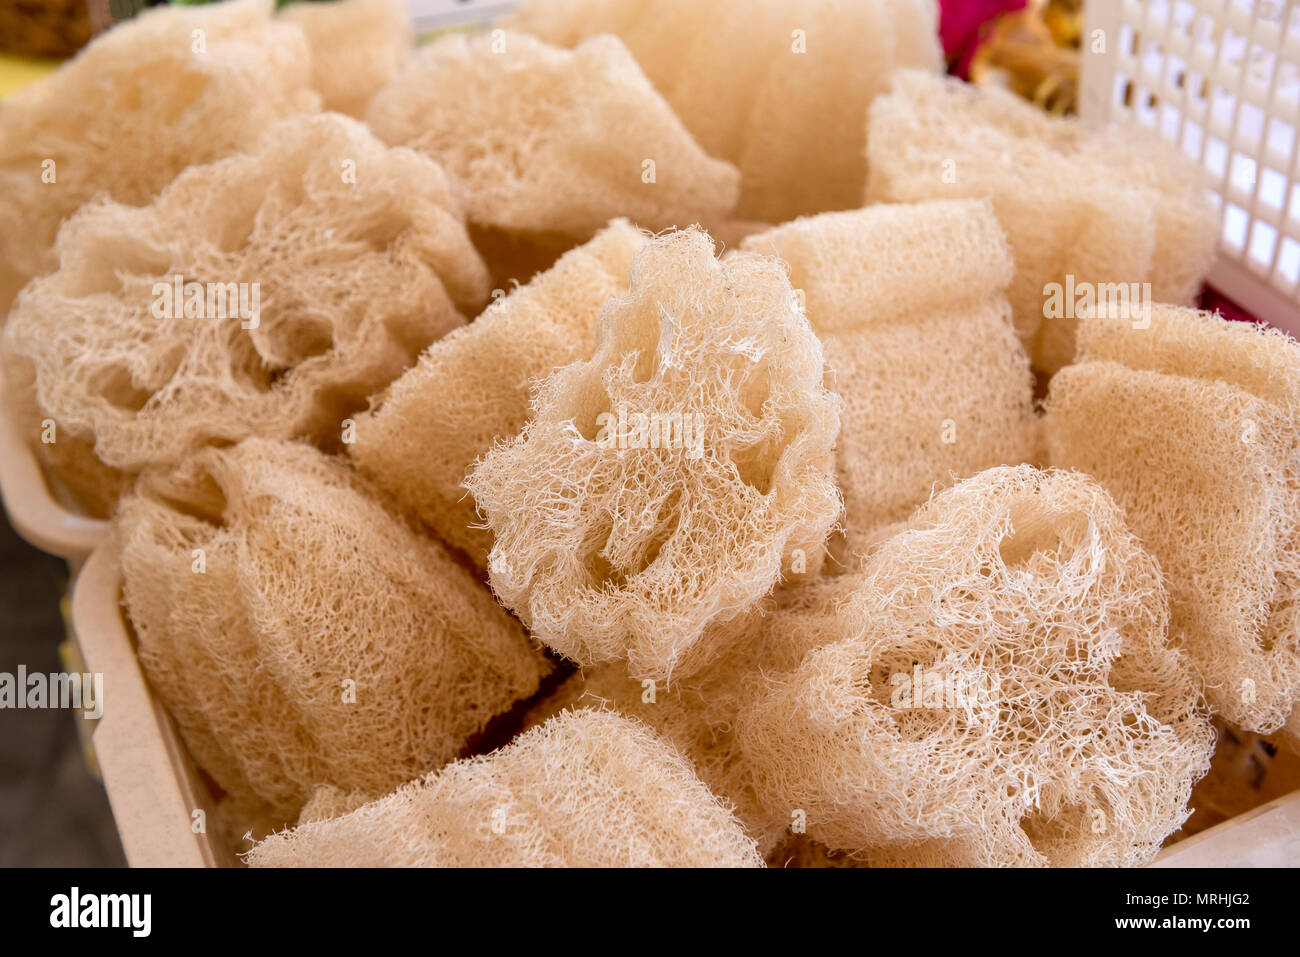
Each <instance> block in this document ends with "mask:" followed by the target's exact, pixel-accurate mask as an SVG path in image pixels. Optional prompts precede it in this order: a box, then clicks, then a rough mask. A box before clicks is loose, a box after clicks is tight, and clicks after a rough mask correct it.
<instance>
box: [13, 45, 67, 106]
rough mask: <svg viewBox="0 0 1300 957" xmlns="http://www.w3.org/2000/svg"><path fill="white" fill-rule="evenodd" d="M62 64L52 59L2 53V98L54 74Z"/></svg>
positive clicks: (60, 61)
mask: <svg viewBox="0 0 1300 957" xmlns="http://www.w3.org/2000/svg"><path fill="white" fill-rule="evenodd" d="M62 62H63V61H62V60H56V59H54V58H52V57H44V58H39V59H38V58H37V57H28V56H15V55H14V54H12V53H0V98H2V97H5V96H8V95H9V94H10V93H12V92H13V91H14V90H16V89H18V88H19V87H23V86H26V85H27V84H28V83H31V82H32V81H33V80H35V79H39V78H40V77H43V76H45V74H47V73H53V72H54V71H55V70H56V69H58V67H59V64H60V63H62Z"/></svg>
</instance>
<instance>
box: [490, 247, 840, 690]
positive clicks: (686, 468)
mask: <svg viewBox="0 0 1300 957" xmlns="http://www.w3.org/2000/svg"><path fill="white" fill-rule="evenodd" d="M822 380H823V358H822V349H821V344H820V343H819V342H818V341H817V339H816V337H815V336H814V335H813V332H812V329H811V328H810V327H809V326H808V323H807V320H806V319H805V318H804V317H803V315H802V313H801V312H800V310H799V307H798V303H797V301H796V298H795V295H794V291H793V290H792V289H791V287H790V284H789V281H788V280H787V279H786V276H785V274H784V271H783V270H782V268H781V266H780V264H779V263H777V262H775V261H774V260H772V259H770V258H767V257H763V256H757V255H753V254H748V253H738V254H736V255H733V256H730V257H728V258H727V259H725V260H724V261H722V262H719V261H718V260H717V259H716V258H715V257H714V250H713V243H712V241H711V240H710V238H709V236H708V235H707V234H706V233H704V232H703V231H701V230H698V229H690V230H686V231H682V232H677V233H672V234H668V235H665V236H663V237H660V238H658V239H656V240H654V241H652V242H650V243H649V244H648V245H647V246H646V247H645V248H644V249H642V250H641V252H639V253H638V254H637V256H636V258H635V259H634V260H633V262H632V272H631V283H630V287H629V290H628V292H627V294H626V295H623V296H619V297H616V298H614V299H613V300H611V301H610V302H609V304H608V305H607V306H606V307H605V310H604V311H603V312H602V314H601V317H600V325H599V327H598V329H597V344H596V350H595V353H594V355H593V356H592V358H591V359H589V360H587V361H585V362H578V363H574V364H573V365H570V366H567V367H566V368H564V369H562V370H560V371H559V372H557V373H556V374H555V375H554V376H552V377H551V378H549V379H547V380H546V382H545V383H544V384H543V385H542V386H541V387H540V390H539V394H538V397H537V400H536V403H535V405H534V412H535V415H534V418H533V419H532V421H531V422H529V424H528V425H527V426H526V427H525V429H524V431H523V433H522V434H521V435H520V436H519V437H518V438H516V439H515V440H514V441H513V442H511V443H509V444H502V445H498V446H497V447H496V448H494V449H493V450H492V452H490V453H489V454H488V455H487V456H485V457H484V458H483V459H482V460H481V461H480V462H479V464H478V465H477V466H476V468H475V470H474V471H473V472H471V473H470V476H469V478H468V479H467V480H466V486H467V487H468V488H469V490H470V492H471V493H472V494H473V496H474V498H475V500H476V501H477V503H478V505H479V508H480V509H481V510H482V512H483V514H484V515H485V516H486V519H487V522H488V524H489V526H490V527H491V529H492V533H493V535H494V538H495V543H494V545H493V547H492V552H491V556H490V560H489V570H490V572H491V577H492V586H493V588H494V590H495V591H496V593H497V596H498V597H499V598H500V599H501V600H502V601H503V602H504V603H505V604H506V606H507V607H509V608H511V609H512V610H514V611H515V612H516V613H517V614H518V615H519V616H520V617H521V618H522V619H523V620H524V622H525V624H527V625H528V626H529V627H530V628H531V629H532V631H533V633H534V634H535V635H536V636H537V637H538V638H540V639H541V640H542V641H544V642H545V643H547V644H548V645H550V646H551V647H552V648H554V649H555V650H556V651H559V652H560V653H561V654H563V655H565V656H567V657H569V658H571V659H573V660H574V661H576V662H578V663H580V664H583V665H590V664H597V663H600V662H605V661H614V660H620V659H626V660H627V661H628V668H629V671H630V672H631V673H632V674H634V675H636V676H639V677H652V678H668V677H670V676H671V675H673V674H674V673H677V674H680V675H681V676H682V677H685V676H686V675H688V674H689V673H690V672H691V671H693V670H695V669H697V668H699V667H701V666H702V665H704V664H706V663H707V662H708V661H709V660H711V659H713V658H715V657H717V656H718V655H720V654H721V653H723V652H724V651H725V649H726V647H727V646H728V644H729V643H731V642H733V641H734V640H736V638H737V637H738V636H739V633H740V631H741V626H742V625H743V621H744V617H745V615H746V613H747V612H749V611H751V610H752V609H753V607H754V605H755V604H756V603H757V602H758V601H759V600H760V599H761V598H762V597H763V596H764V595H766V594H767V593H768V592H769V591H770V590H771V589H772V588H773V587H774V586H775V585H776V584H777V582H778V581H780V580H781V578H782V577H783V575H784V574H786V573H789V572H794V571H798V570H800V569H801V568H803V567H805V566H806V569H807V570H808V571H809V572H815V571H816V569H817V567H818V566H819V565H820V562H821V559H822V556H823V550H824V545H825V539H826V535H827V532H828V530H829V529H830V527H831V526H832V524H833V523H834V522H835V520H836V518H837V517H838V514H839V511H840V497H839V492H838V490H837V489H836V487H835V482H834V473H833V462H832V453H831V449H832V446H833V444H834V441H835V436H836V433H837V432H838V430H839V414H838V412H839V400H838V399H837V397H836V396H835V395H834V394H832V393H830V392H828V391H827V390H826V389H825V388H824V387H823V384H822Z"/></svg>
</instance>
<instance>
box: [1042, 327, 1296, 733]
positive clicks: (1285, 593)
mask: <svg viewBox="0 0 1300 957" xmlns="http://www.w3.org/2000/svg"><path fill="white" fill-rule="evenodd" d="M1047 408H1048V415H1047V418H1046V421H1045V432H1046V437H1047V443H1048V450H1049V455H1050V457H1051V461H1052V462H1053V464H1056V465H1061V466H1065V467H1070V468H1077V469H1081V470H1083V471H1085V472H1088V473H1089V474H1090V475H1094V476H1096V478H1097V479H1098V481H1100V482H1101V483H1102V484H1103V485H1105V486H1106V488H1107V490H1109V491H1110V493H1111V494H1112V495H1114V496H1115V500H1116V501H1117V502H1119V504H1120V505H1121V506H1122V507H1123V508H1124V511H1125V513H1126V514H1127V515H1128V520H1129V523H1130V525H1131V526H1132V527H1133V530H1134V531H1135V532H1136V533H1137V534H1138V535H1140V536H1141V538H1142V540H1143V542H1144V543H1145V544H1146V545H1147V547H1148V548H1150V549H1151V551H1152V552H1153V553H1154V554H1155V556H1156V558H1157V559H1159V561H1160V567H1161V568H1162V569H1164V572H1165V575H1166V576H1167V579H1168V583H1169V594H1170V600H1171V606H1172V614H1173V633H1174V636H1175V638H1176V640H1177V641H1179V642H1180V643H1181V644H1182V645H1183V646H1184V647H1185V648H1186V650H1187V653H1188V655H1189V657H1190V658H1191V660H1192V661H1193V662H1194V663H1195V665H1196V667H1197V670H1198V671H1199V673H1200V676H1201V678H1202V680H1203V681H1204V683H1205V694H1206V697H1207V698H1208V699H1209V702H1210V704H1211V705H1213V707H1214V708H1215V709H1216V710H1217V711H1218V712H1219V713H1221V714H1222V715H1223V716H1224V718H1225V719H1227V721H1228V722H1229V723H1231V724H1233V725H1236V726H1238V727H1241V728H1245V729H1248V730H1252V731H1258V732H1262V733H1271V732H1272V731H1275V730H1277V729H1278V728H1279V727H1280V726H1281V725H1282V724H1283V722H1285V721H1286V719H1287V715H1288V714H1289V713H1290V712H1291V709H1292V707H1293V706H1294V704H1295V702H1296V700H1297V698H1298V697H1300V346H1297V344H1296V343H1295V341H1294V340H1292V339H1290V338H1288V337H1287V336H1286V335H1284V334H1283V333H1281V332H1277V331H1269V330H1265V329H1262V328H1260V327H1255V326H1251V325H1247V324H1245V323H1236V322H1228V321H1225V320H1223V319H1220V318H1218V317H1217V316H1212V315H1209V314H1207V313H1198V312H1196V311H1195V310H1191V309H1179V308H1175V307H1169V306H1157V307H1155V308H1154V309H1153V310H1152V315H1151V322H1150V326H1149V327H1147V328H1134V327H1133V324H1132V323H1131V322H1126V321H1123V320H1119V319H1110V318H1094V319H1084V320H1083V321H1081V322H1080V324H1079V362H1078V363H1077V364H1076V365H1072V366H1069V367H1068V368H1065V369H1062V370H1061V371H1060V372H1059V373H1057V375H1056V376H1055V377H1053V379H1052V383H1051V390H1050V392H1049V394H1048V405H1047Z"/></svg>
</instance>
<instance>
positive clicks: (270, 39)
mask: <svg viewBox="0 0 1300 957" xmlns="http://www.w3.org/2000/svg"><path fill="white" fill-rule="evenodd" d="M271 12H272V3H271V0H231V2H227V3H219V4H212V5H211V6H204V7H198V8H195V7H186V6H164V7H160V8H158V9H156V10H144V11H142V12H141V13H140V15H139V16H137V17H134V18H133V19H132V20H131V21H130V22H129V23H124V24H122V25H120V26H118V27H116V28H115V29H113V30H110V31H108V32H107V33H105V34H103V35H102V36H100V37H98V38H97V39H95V40H94V41H93V42H92V43H91V44H90V45H89V46H88V47H86V48H85V50H83V51H82V52H81V54H80V55H79V56H77V57H76V59H74V60H72V61H71V62H70V63H68V64H67V65H65V66H64V67H62V68H61V69H59V70H58V71H57V72H55V73H53V74H52V75H50V76H49V77H46V78H44V79H41V80H39V81H37V82H36V83H33V84H31V85H30V86H28V87H26V88H24V89H22V90H19V91H17V92H15V93H12V94H10V95H9V96H7V97H5V99H4V101H3V102H2V103H0V262H4V263H5V264H6V265H7V266H9V267H11V268H13V269H14V270H16V271H18V272H19V273H22V274H23V275H24V276H39V275H42V274H43V273H46V272H49V271H51V270H52V269H54V268H55V267H56V266H57V265H58V264H59V260H58V257H57V255H56V254H55V251H54V248H53V247H54V238H55V233H56V232H57V231H58V228H59V224H60V223H61V222H62V221H63V220H64V219H65V218H66V217H68V216H69V215H71V214H72V213H73V212H74V211H75V210H76V209H77V208H78V207H80V206H82V205H83V204H85V203H86V202H88V201H89V200H90V199H92V198H93V197H95V196H102V195H107V196H109V197H111V198H112V199H115V200H117V201H118V202H122V203H131V204H137V205H138V204H143V203H147V202H148V201H149V200H150V199H152V198H153V197H154V196H155V195H157V194H158V192H159V191H160V190H161V189H162V188H163V187H164V186H166V185H167V183H169V182H170V181H171V180H172V179H173V178H174V177H175V176H176V175H177V174H178V173H180V172H181V171H182V170H184V169H185V168H186V167H187V166H190V165H193V164H196V163H207V162H210V161H212V160H214V159H216V158H218V157H221V156H226V155H228V154H230V153H232V152H235V151H237V150H241V149H246V148H248V147H250V146H252V145H253V144H254V143H256V142H257V139H258V137H259V136H260V135H261V134H262V133H263V132H264V131H265V130H266V129H267V128H268V127H269V126H271V125H272V124H273V123H274V122H275V121H276V120H278V119H280V118H281V117H283V116H285V115H287V114H289V113H293V112H296V111H298V110H303V109H314V108H315V107H316V105H317V98H316V96H315V95H314V94H312V93H311V91H310V89H309V87H308V83H309V74H310V70H311V61H310V57H309V54H308V51H307V42H306V40H305V39H304V37H303V35H302V33H301V31H299V30H298V29H297V27H295V26H293V25H291V24H288V23H279V22H276V21H275V20H273V19H272V18H271Z"/></svg>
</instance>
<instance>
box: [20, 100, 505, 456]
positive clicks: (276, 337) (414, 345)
mask: <svg viewBox="0 0 1300 957" xmlns="http://www.w3.org/2000/svg"><path fill="white" fill-rule="evenodd" d="M345 160H350V161H353V162H355V172H356V183H348V182H345V181H344V175H343V173H344V171H343V166H342V164H343V162H344V161H345ZM59 251H60V255H61V256H62V265H61V267H60V268H59V270H58V271H57V272H55V273H52V274H51V275H49V276H45V277H42V278H40V279H38V280H36V281H34V282H33V283H31V284H30V285H29V286H28V287H27V288H26V289H25V290H24V291H23V292H22V293H21V294H20V295H19V297H18V302H17V303H16V305H15V309H14V311H13V313H12V314H11V315H10V321H9V323H8V325H7V326H6V328H5V335H6V337H7V338H8V347H9V348H10V349H12V351H14V352H16V353H18V354H20V355H22V356H26V357H27V358H30V359H31V360H32V361H33V362H34V364H35V370H36V391H37V400H38V404H39V406H40V408H41V409H42V410H43V411H44V412H45V413H46V414H48V415H49V416H51V417H52V418H54V419H55V420H56V421H57V422H58V424H59V427H60V428H61V429H62V430H64V432H65V433H67V434H70V435H73V436H75V437H76V438H79V439H82V440H85V441H93V443H94V446H95V451H96V453H97V454H98V455H99V457H100V458H101V459H102V460H103V461H104V462H106V463H108V464H109V465H112V466H114V467H116V468H120V469H123V470H126V471H138V470H140V469H142V468H144V467H146V466H150V465H166V464H171V463H175V462H177V461H179V460H180V459H181V458H182V457H183V456H185V455H186V454H188V453H190V452H193V451H194V450H196V449H198V448H199V447H201V446H203V445H205V444H209V443H216V442H227V441H237V440H238V439H240V438H243V437H244V436H247V435H263V436H268V437H274V438H294V437H307V438H312V439H314V440H319V441H329V440H333V441H336V442H337V441H338V440H339V438H340V437H341V423H342V420H343V419H344V418H345V417H346V416H347V415H348V414H350V413H351V412H352V411H354V410H356V409H358V408H361V407H363V406H364V405H365V402H366V400H367V398H368V397H369V396H370V395H371V394H373V393H374V392H376V391H378V390H380V389H382V388H383V387H384V386H386V385H387V384H388V383H389V382H390V381H392V380H393V379H394V378H396V377H397V376H398V375H399V374H401V372H402V371H404V370H405V369H406V368H408V367H409V366H410V365H411V364H412V363H414V361H415V360H416V357H417V356H418V355H419V353H420V350H422V349H423V348H424V347H425V346H426V345H428V344H429V343H430V342H431V341H433V340H434V339H437V338H438V337H440V336H441V335H443V334H444V333H446V332H447V331H449V330H450V329H452V328H455V327H457V326H460V325H462V324H463V319H462V318H461V316H460V314H459V313H458V312H457V309H456V305H457V304H461V305H463V306H465V307H467V308H468V307H472V306H473V305H475V304H477V303H480V302H481V301H482V300H483V298H485V297H486V293H487V289H486V285H487V277H486V272H485V270H484V268H483V264H482V262H481V261H480V260H479V259H478V257H477V255H476V254H475V252H474V249H473V247H472V245H471V244H470V241H469V237H468V235H467V234H466V232H465V228H464V224H463V222H462V220H461V218H460V213H459V210H458V208H457V206H456V204H455V200H454V198H453V197H452V195H451V193H450V191H449V187H448V184H447V182H446V179H445V177H444V176H443V174H442V171H441V170H439V169H438V167H437V165H436V164H434V163H433V162H432V161H431V160H429V159H428V158H427V157H424V156H420V155H419V154H417V153H414V152H412V151H410V150H402V149H390V148H388V147H386V146H384V145H383V144H382V143H380V142H379V140H377V139H375V138H374V137H373V136H371V135H370V134H369V133H368V132H367V131H366V129H365V127H364V126H362V125H361V124H360V123H357V122H356V121H355V120H351V119H348V118H347V117H344V116H341V115H339V114H335V113H327V114H300V115H298V116H294V117H289V118H288V119H286V120H284V121H282V123H280V124H279V125H277V126H276V127H274V128H273V129H272V130H271V131H270V132H269V133H268V134H267V136H266V138H265V139H264V140H263V141H262V143H261V144H260V145H259V147H258V149H257V151H256V152H254V153H249V154H240V155H236V156H232V157H228V158H226V159H224V160H219V161H217V162H216V163H213V164H210V165H208V166H201V167H195V168H192V169H190V170H188V171H186V172H185V173H183V174H181V176H179V177H178V178H177V179H176V180H175V181H174V182H173V183H172V184H171V185H170V186H168V188H167V189H166V190H165V191H164V192H163V194H162V195H161V196H159V198H158V199H157V200H156V201H154V202H153V203H152V204H150V205H149V206H144V207H131V206H122V205H120V204H117V203H112V202H105V203H95V204H91V205H89V206H87V207H85V208H83V209H82V210H81V211H80V212H79V213H77V215H75V216H74V217H73V218H72V219H70V220H69V221H68V223H67V225H66V226H65V228H64V230H63V232H62V233H61V234H60V237H59ZM177 277H180V278H181V279H183V280H184V282H186V283H191V282H194V283H207V284H213V286H212V288H214V289H215V286H216V284H220V286H221V288H222V290H223V291H225V290H228V291H229V292H230V294H231V295H232V297H233V295H234V294H235V293H236V292H238V291H239V290H238V289H237V288H236V286H234V285H232V284H246V286H245V287H244V291H245V292H247V293H248V296H249V297H250V298H249V304H250V305H251V295H252V290H253V289H254V288H255V287H254V284H257V285H256V288H257V289H258V290H260V292H259V299H260V313H261V314H260V317H259V319H258V322H257V323H256V326H255V328H248V329H246V328H244V326H245V325H252V323H251V322H245V321H243V320H241V318H240V316H239V315H238V314H233V315H230V316H229V317H228V318H227V317H224V316H221V315H220V314H219V313H220V312H221V310H219V309H217V308H214V309H213V310H212V312H213V313H215V314H216V315H213V316H211V317H204V318H197V317H195V316H194V315H192V314H191V315H190V316H188V317H187V316H186V315H185V313H186V312H191V310H190V309H189V308H188V305H187V304H186V303H183V302H180V301H179V300H178V301H177V302H174V303H173V308H172V309H170V310H166V302H165V301H163V300H160V298H159V296H158V295H155V286H156V285H159V284H160V285H161V286H163V287H171V288H174V286H175V283H176V279H177ZM180 298H182V299H183V298H184V297H180ZM232 301H233V299H232ZM214 305H215V302H214ZM181 306H186V308H184V309H182V308H181ZM159 311H165V312H166V313H167V315H166V317H159V316H158V315H157V314H156V313H158V312H159ZM207 311H208V307H207V305H206V304H205V305H204V307H203V309H202V310H198V309H195V310H193V312H199V313H207ZM226 311H227V312H229V313H237V312H238V310H237V309H236V308H233V307H232V308H229V309H228V310H226Z"/></svg>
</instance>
